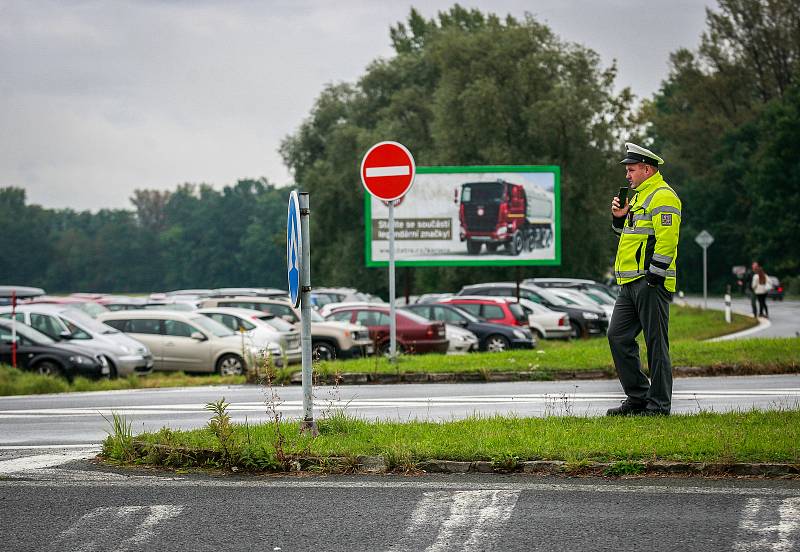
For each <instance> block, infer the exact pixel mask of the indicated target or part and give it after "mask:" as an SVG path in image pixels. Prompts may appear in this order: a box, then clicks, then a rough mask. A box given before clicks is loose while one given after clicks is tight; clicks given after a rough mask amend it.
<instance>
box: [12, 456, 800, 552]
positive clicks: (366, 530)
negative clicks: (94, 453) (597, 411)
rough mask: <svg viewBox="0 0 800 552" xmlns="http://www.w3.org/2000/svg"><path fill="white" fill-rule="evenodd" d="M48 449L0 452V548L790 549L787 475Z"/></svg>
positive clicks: (798, 543) (798, 530)
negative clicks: (146, 462)
mask: <svg viewBox="0 0 800 552" xmlns="http://www.w3.org/2000/svg"><path fill="white" fill-rule="evenodd" d="M52 452H54V451H48V453H50V454H48V455H45V454H43V451H33V452H31V451H28V452H27V454H29V456H27V457H25V458H22V457H20V456H19V454H18V455H17V456H16V457H11V458H8V457H3V456H0V501H2V504H3V508H0V533H2V539H0V550H3V551H6V550H8V551H14V552H19V551H25V550H42V551H73V550H81V551H86V552H89V551H114V552H122V551H137V550H259V551H265V550H266V551H303V550H314V551H318V550H330V551H339V550H342V551H348V552H356V551H370V552H375V551H388V552H404V551H422V550H426V551H438V552H446V551H459V552H460V551H478V550H480V551H488V550H498V551H499V550H503V551H506V550H526V551H528V550H541V551H560V550H564V551H567V550H570V551H571V550H585V551H594V550H598V551H599V550H614V551H617V550H619V551H627V550H637V551H638V550H662V551H669V550H681V551H683V550H703V551H710V552H714V551H737V550H741V551H745V550H747V551H750V550H752V551H761V550H770V551H784V552H790V551H797V550H800V482H798V481H753V480H739V481H737V480H732V481H731V480H725V481H713V480H701V479H684V480H680V479H645V478H642V479H621V480H600V479H569V478H542V477H532V476H524V475H508V476H501V475H459V476H415V477H408V476H398V475H392V476H380V477H378V476H376V477H366V476H352V477H341V476H337V477H288V476H282V477H277V476H272V477H250V478H244V477H236V476H217V477H211V476H207V475H192V474H189V475H187V474H174V473H157V472H156V473H154V472H152V471H145V470H140V471H133V472H130V471H126V472H119V471H117V470H114V469H110V468H107V467H102V466H95V465H92V464H90V463H89V462H86V461H72V462H68V463H66V464H63V465H58V463H55V465H53V464H54V463H53V462H50V465H49V467H48V466H44V465H41V464H42V461H41V459H42V457H44V456H49V455H50V456H51V455H52ZM45 464H46V463H45Z"/></svg>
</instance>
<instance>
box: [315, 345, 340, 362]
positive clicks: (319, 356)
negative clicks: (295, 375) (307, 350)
mask: <svg viewBox="0 0 800 552" xmlns="http://www.w3.org/2000/svg"><path fill="white" fill-rule="evenodd" d="M311 358H312V359H314V360H334V359H336V347H335V346H334V345H332V344H330V343H328V342H326V341H316V342H314V343H313V344H312V345H311Z"/></svg>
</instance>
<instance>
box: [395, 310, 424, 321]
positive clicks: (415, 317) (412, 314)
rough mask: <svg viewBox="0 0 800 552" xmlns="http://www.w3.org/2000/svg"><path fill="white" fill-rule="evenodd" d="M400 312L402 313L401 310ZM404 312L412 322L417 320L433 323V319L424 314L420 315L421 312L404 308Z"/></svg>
mask: <svg viewBox="0 0 800 552" xmlns="http://www.w3.org/2000/svg"><path fill="white" fill-rule="evenodd" d="M398 314H400V313H399V311H398ZM402 314H403V316H405V317H406V318H408V319H409V320H411V321H412V322H416V323H417V324H430V323H431V321H430V320H429V319H427V318H425V317H424V316H420V315H419V314H417V313H415V312H411V311H408V310H404V311H403V313H402Z"/></svg>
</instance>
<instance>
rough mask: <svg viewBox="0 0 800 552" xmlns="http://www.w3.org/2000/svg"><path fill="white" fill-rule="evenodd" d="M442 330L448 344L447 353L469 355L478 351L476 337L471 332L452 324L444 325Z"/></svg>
mask: <svg viewBox="0 0 800 552" xmlns="http://www.w3.org/2000/svg"><path fill="white" fill-rule="evenodd" d="M444 330H445V336H446V337H447V341H448V343H450V345H449V346H448V347H447V352H448V353H471V352H472V351H477V350H478V337H477V336H476V335H475V334H474V333H472V332H471V331H469V330H467V329H465V328H462V327H461V326H454V325H453V324H445V325H444Z"/></svg>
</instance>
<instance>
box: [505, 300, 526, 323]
mask: <svg viewBox="0 0 800 552" xmlns="http://www.w3.org/2000/svg"><path fill="white" fill-rule="evenodd" d="M508 308H509V310H510V311H511V314H513V315H514V318H515V319H516V320H517V322H523V323H527V322H528V316H527V315H526V314H525V309H523V308H522V307H521V306H520V305H519V303H509V304H508Z"/></svg>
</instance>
